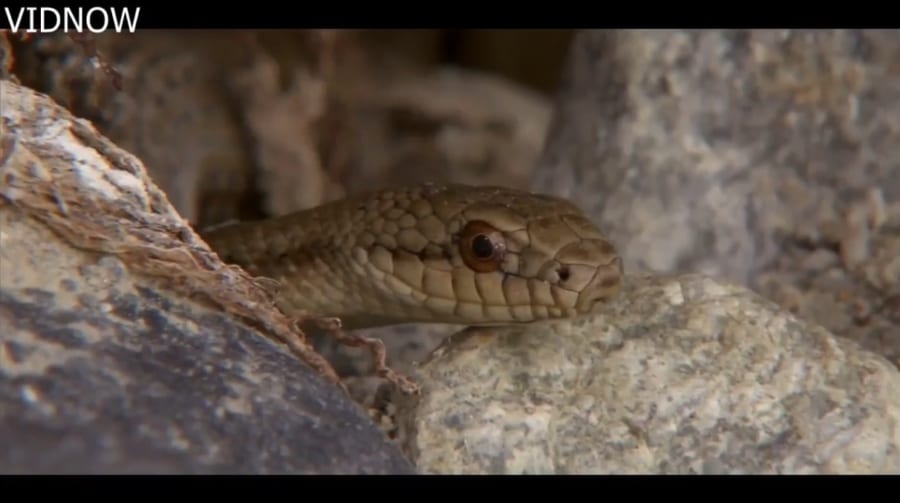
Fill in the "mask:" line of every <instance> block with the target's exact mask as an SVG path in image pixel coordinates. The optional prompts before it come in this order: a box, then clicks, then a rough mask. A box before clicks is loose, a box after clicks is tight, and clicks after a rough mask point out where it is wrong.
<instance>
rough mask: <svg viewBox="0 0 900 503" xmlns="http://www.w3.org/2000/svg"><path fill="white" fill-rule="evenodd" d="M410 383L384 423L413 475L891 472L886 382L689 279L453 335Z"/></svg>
mask: <svg viewBox="0 0 900 503" xmlns="http://www.w3.org/2000/svg"><path fill="white" fill-rule="evenodd" d="M417 378H418V380H419V382H420V383H421V384H422V385H423V395H422V397H421V400H420V401H418V402H416V401H413V400H409V399H407V400H402V399H400V397H397V398H396V403H397V404H399V405H400V406H401V408H400V410H399V412H398V416H397V417H398V418H399V422H400V424H401V434H402V435H403V436H404V437H405V448H406V449H407V451H408V452H409V453H410V455H411V456H412V457H413V459H415V462H416V463H417V466H418V468H419V470H421V471H422V472H426V473H506V474H518V473H582V474H584V473H731V474H735V473H900V394H898V393H897V390H898V389H900V372H898V371H897V369H896V368H895V367H894V366H893V365H891V364H890V363H889V362H888V361H886V360H885V359H884V358H882V357H880V356H878V355H875V354H874V353H872V352H869V351H865V350H863V349H861V348H860V347H859V346H858V344H856V343H854V342H852V341H849V340H847V339H845V338H839V337H835V336H834V335H832V334H830V333H829V332H828V331H827V330H825V329H823V328H822V327H820V326H818V325H814V324H810V323H806V322H804V321H802V320H799V319H797V318H796V317H794V316H793V315H791V314H789V313H786V312H784V311H783V310H781V309H779V308H778V306H776V305H775V304H773V303H772V302H770V301H768V300H765V299H763V298H761V297H760V296H758V295H757V294H754V293H752V292H750V291H748V290H746V289H744V288H742V287H737V286H728V285H725V284H721V283H717V282H715V281H714V280H712V279H709V278H707V277H703V276H695V275H689V276H680V277H673V278H658V277H656V278H655V277H634V276H632V277H631V278H630V281H629V283H628V285H627V287H626V289H625V290H624V291H623V295H622V296H621V297H620V298H619V300H618V301H617V302H615V303H613V304H611V305H609V306H608V308H607V309H606V310H605V311H603V312H601V313H599V314H598V315H597V316H594V317H591V318H584V319H581V320H578V321H577V322H574V323H550V324H546V325H531V326H523V327H520V328H516V327H506V328H497V329H482V330H469V331H468V332H466V333H462V334H458V335H456V336H454V338H453V339H451V341H450V342H448V343H447V344H446V345H445V346H443V347H442V348H440V349H439V351H437V352H436V353H435V355H434V357H433V358H432V359H431V360H430V361H428V362H427V363H425V364H424V365H423V366H422V367H421V368H420V369H419V370H418V372H417Z"/></svg>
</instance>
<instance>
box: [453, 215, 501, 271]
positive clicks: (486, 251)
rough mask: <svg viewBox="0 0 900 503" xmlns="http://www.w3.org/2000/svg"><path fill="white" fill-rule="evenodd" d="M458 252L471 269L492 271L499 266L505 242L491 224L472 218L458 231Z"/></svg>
mask: <svg viewBox="0 0 900 503" xmlns="http://www.w3.org/2000/svg"><path fill="white" fill-rule="evenodd" d="M459 253H460V255H462V259H463V262H465V263H466V265H467V266H469V267H470V268H472V269H473V270H475V271H477V272H493V271H496V270H497V269H499V268H500V263H501V262H502V261H503V256H504V255H505V254H506V242H505V241H504V240H503V235H502V234H500V231H498V230H497V229H495V228H494V227H493V226H491V225H490V224H488V223H486V222H482V221H480V220H473V221H471V222H469V223H467V224H466V226H465V227H464V228H463V230H462V233H460V240H459Z"/></svg>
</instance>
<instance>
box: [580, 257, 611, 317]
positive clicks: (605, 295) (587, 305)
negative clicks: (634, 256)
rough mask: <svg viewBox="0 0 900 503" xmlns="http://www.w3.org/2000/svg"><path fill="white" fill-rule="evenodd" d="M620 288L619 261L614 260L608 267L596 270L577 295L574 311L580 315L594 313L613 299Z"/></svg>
mask: <svg viewBox="0 0 900 503" xmlns="http://www.w3.org/2000/svg"><path fill="white" fill-rule="evenodd" d="M621 286H622V269H621V261H620V260H619V259H618V258H616V259H615V260H613V261H612V262H611V263H609V264H608V265H605V266H601V267H598V268H597V270H596V271H595V272H594V276H593V277H592V278H591V280H590V282H589V283H588V284H587V285H585V287H584V289H582V290H581V293H579V294H578V301H576V303H575V310H576V311H578V312H579V313H581V314H588V313H591V312H593V311H595V310H596V309H597V308H599V307H600V306H601V305H603V304H606V303H608V302H609V301H610V300H611V299H612V298H614V297H615V296H616V294H617V293H618V292H619V289H620V288H621Z"/></svg>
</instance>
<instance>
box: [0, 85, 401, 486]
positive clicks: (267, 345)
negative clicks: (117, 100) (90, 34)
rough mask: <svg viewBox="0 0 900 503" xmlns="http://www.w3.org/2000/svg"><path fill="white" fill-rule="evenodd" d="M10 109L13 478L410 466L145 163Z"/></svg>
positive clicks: (1, 365)
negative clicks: (194, 227)
mask: <svg viewBox="0 0 900 503" xmlns="http://www.w3.org/2000/svg"><path fill="white" fill-rule="evenodd" d="M0 96H2V99H3V107H2V109H0V114H2V121H3V122H2V124H3V129H2V135H0V245H2V246H0V280H2V281H0V445H2V446H3V448H2V449H0V471H3V472H15V473H21V472H70V473H71V472H77V473H100V472H102V473H109V472H114V473H133V472H141V473H146V472H153V473H406V472H409V471H410V469H411V468H410V465H409V464H408V463H407V462H406V461H405V459H404V458H403V456H402V455H401V454H400V452H399V451H398V450H397V449H396V447H395V446H393V445H390V444H388V443H387V442H386V440H385V438H384V436H383V434H382V433H381V432H380V431H379V430H378V429H377V428H376V427H375V425H374V424H373V423H372V422H371V420H370V419H369V417H368V416H367V415H366V413H365V411H364V410H363V409H362V408H360V407H359V406H358V405H357V404H355V403H353V402H352V401H351V400H350V399H349V398H348V397H347V396H346V395H345V394H344V393H342V392H341V391H340V388H339V387H337V386H335V385H334V382H331V381H329V380H328V379H325V378H323V376H322V375H321V374H320V373H318V372H315V371H314V370H313V369H312V368H310V366H309V365H307V364H305V363H303V362H302V361H300V360H299V359H298V358H297V357H296V356H304V355H305V356H307V357H310V356H311V354H310V353H308V352H307V353H304V351H306V350H308V349H309V348H308V347H305V346H304V344H303V342H302V341H301V340H298V339H297V335H298V334H296V333H295V332H293V330H295V329H294V328H293V327H291V326H290V323H289V320H286V319H285V318H284V317H283V315H280V313H278V312H277V311H276V310H274V309H273V308H272V307H271V302H270V299H269V298H268V297H267V296H266V295H265V294H264V291H263V289H262V288H261V287H260V286H259V285H256V284H254V283H253V282H251V281H250V278H248V277H247V276H246V275H245V274H243V273H241V272H239V271H235V270H234V269H232V268H228V267H225V266H224V265H223V264H221V263H220V262H218V261H217V259H215V257H214V256H213V255H211V254H209V253H208V249H206V248H205V245H203V244H202V243H201V242H199V241H197V240H196V238H195V236H194V235H193V233H192V231H191V230H190V228H189V227H188V226H187V225H186V224H185V222H184V221H183V220H182V219H181V218H180V217H179V216H178V215H177V214H176V213H175V212H174V210H173V209H172V207H171V206H170V205H169V204H168V202H167V200H166V199H165V197H164V196H162V193H161V192H160V191H159V189H157V188H156V187H155V186H153V184H152V182H150V181H149V179H148V178H147V176H146V173H145V172H144V170H143V166H142V165H141V164H140V163H139V162H138V161H137V160H136V159H134V158H133V157H131V156H130V155H129V154H128V153H126V152H125V151H122V150H120V149H118V148H117V147H116V146H115V145H113V144H111V143H110V142H108V141H107V140H106V139H105V138H103V137H102V136H100V135H99V134H97V133H96V131H95V130H94V129H93V128H91V127H90V125H88V124H87V123H86V122H84V121H80V120H76V119H75V118H73V117H72V116H71V115H69V114H68V113H67V112H65V111H64V110H63V109H61V108H60V107H58V106H57V105H56V104H55V103H53V102H52V101H51V100H50V99H48V98H46V97H44V96H41V95H37V94H34V93H32V92H31V91H29V90H28V89H26V88H22V87H20V86H18V85H16V84H13V83H11V82H9V81H0ZM192 297H193V298H192ZM251 326H253V327H256V328H255V329H253V328H249V327H251ZM276 340H279V341H281V342H285V343H286V345H287V347H285V346H284V345H281V344H277V343H276V342H275V341H276ZM288 348H290V350H292V351H289V350H288ZM310 363H312V364H314V365H316V366H317V369H318V370H320V371H325V372H326V373H327V371H328V370H329V368H328V367H327V366H324V367H323V366H321V363H322V362H317V361H315V359H312V360H310ZM331 377H334V376H333V374H332V375H331Z"/></svg>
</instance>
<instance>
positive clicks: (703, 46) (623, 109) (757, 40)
mask: <svg viewBox="0 0 900 503" xmlns="http://www.w3.org/2000/svg"><path fill="white" fill-rule="evenodd" d="M563 81H564V84H563V87H562V90H561V92H560V95H559V100H558V109H557V115H556V117H555V118H554V120H553V125H551V132H550V137H549V139H548V142H547V148H546V151H545V152H544V156H543V158H542V160H541V162H540V164H539V166H538V168H537V170H536V173H535V177H534V180H533V182H532V184H533V185H532V186H533V187H534V188H535V189H537V190H542V191H548V192H551V193H555V194H557V195H562V196H566V197H569V198H571V199H572V200H573V201H575V202H576V203H578V204H580V205H582V206H583V207H584V208H585V209H586V210H588V211H589V212H590V213H591V214H592V215H593V216H594V217H595V220H596V221H597V223H598V224H599V225H600V226H601V228H602V229H603V230H604V232H607V233H608V234H609V235H610V237H611V239H612V241H613V242H614V243H615V244H616V246H617V248H618V249H619V251H620V253H621V254H622V256H623V259H624V261H625V268H626V270H629V271H632V272H637V271H654V272H660V273H669V274H674V273H685V272H687V273H703V274H709V275H712V276H715V277H719V278H722V279H725V280H729V281H734V282H738V283H740V284H742V285H745V286H748V287H750V288H752V289H754V290H755V291H757V292H759V293H761V294H762V295H764V296H766V297H767V298H770V299H772V300H775V301H777V302H778V303H779V304H780V305H781V306H782V307H784V308H785V309H790V310H792V311H794V312H796V314H797V315H798V316H800V317H802V318H804V319H807V320H811V321H814V322H817V323H820V324H822V325H824V326H825V327H826V328H828V329H829V330H830V331H832V332H833V333H835V334H837V335H841V336H845V337H848V338H851V339H853V340H857V341H860V342H862V343H863V344H864V345H865V346H866V347H867V348H869V349H871V350H873V351H877V352H879V353H880V354H883V355H885V356H887V357H889V358H891V359H892V360H893V361H895V362H896V363H897V364H898V365H900V337H898V336H897V335H896V334H900V323H898V322H897V321H896V320H897V318H898V317H897V316H896V314H895V313H896V310H895V309H892V308H891V307H890V305H891V304H892V302H891V301H890V299H892V298H898V297H897V296H900V274H898V273H897V270H898V269H897V268H896V267H893V268H892V267H890V266H889V267H888V269H887V270H886V271H885V272H887V273H888V276H889V277H886V278H883V279H881V280H879V281H874V282H873V280H872V270H873V269H880V268H882V267H883V266H885V265H887V264H885V263H884V260H883V259H882V258H880V257H889V256H891V254H892V253H893V250H895V249H897V246H898V245H900V241H897V239H898V238H897V237H896V236H898V234H897V232H896V230H894V229H896V228H897V226H896V223H891V222H900V164H898V163H897V161H896V160H897V159H898V158H900V124H898V117H900V33H897V32H895V31H875V30H828V31H821V30H816V31H804V30H796V31H794V30H697V31H681V30H653V31H643V30H623V31H587V32H581V33H579V34H578V35H577V37H576V40H575V42H574V45H573V47H572V51H571V54H570V61H569V66H568V68H567V70H566V73H565V75H564V79H563ZM891 271H893V273H891ZM878 274H880V273H878ZM891 334H893V335H891Z"/></svg>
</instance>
